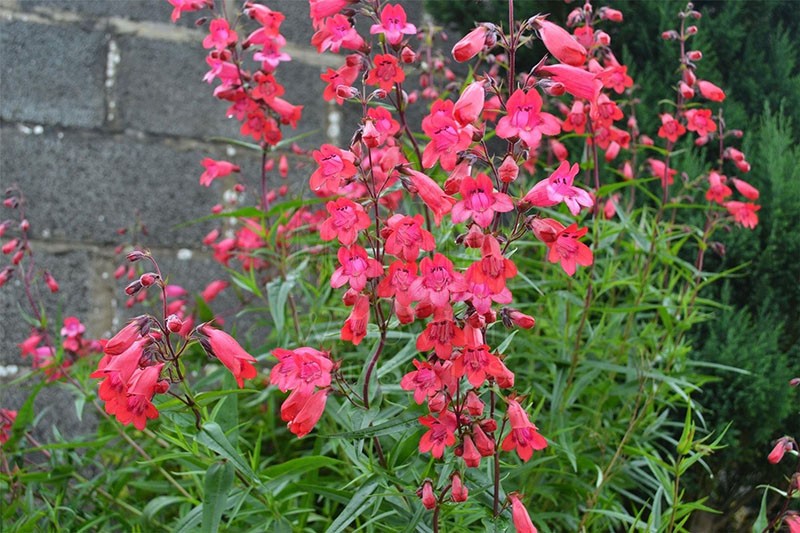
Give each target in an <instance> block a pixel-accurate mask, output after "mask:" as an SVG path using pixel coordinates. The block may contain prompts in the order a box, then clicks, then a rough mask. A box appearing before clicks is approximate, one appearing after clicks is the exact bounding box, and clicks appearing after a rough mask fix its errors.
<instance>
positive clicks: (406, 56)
mask: <svg viewBox="0 0 800 533" xmlns="http://www.w3.org/2000/svg"><path fill="white" fill-rule="evenodd" d="M400 60H401V61H402V62H403V63H405V64H407V65H408V64H410V63H413V62H414V61H416V60H417V54H416V53H415V52H414V50H412V49H411V48H409V47H408V46H404V47H403V49H402V50H401V51H400Z"/></svg>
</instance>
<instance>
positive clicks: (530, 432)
mask: <svg viewBox="0 0 800 533" xmlns="http://www.w3.org/2000/svg"><path fill="white" fill-rule="evenodd" d="M508 419H509V422H510V424H511V432H510V433H509V434H508V435H507V436H506V438H505V439H503V444H502V448H503V451H506V452H507V451H510V450H514V449H516V450H517V454H518V455H519V457H520V459H522V460H523V461H527V460H529V459H530V458H531V456H532V455H533V451H534V450H543V449H545V448H547V440H545V438H544V437H542V436H541V435H540V434H539V430H538V428H537V427H536V426H534V425H533V424H531V422H530V421H529V420H528V415H527V414H526V413H525V411H524V410H523V409H522V406H521V405H520V404H519V402H517V401H516V400H509V401H508Z"/></svg>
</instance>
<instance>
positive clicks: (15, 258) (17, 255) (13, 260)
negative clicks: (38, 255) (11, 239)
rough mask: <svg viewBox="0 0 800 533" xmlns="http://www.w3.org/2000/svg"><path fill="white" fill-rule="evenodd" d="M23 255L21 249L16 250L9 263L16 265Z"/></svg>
mask: <svg viewBox="0 0 800 533" xmlns="http://www.w3.org/2000/svg"><path fill="white" fill-rule="evenodd" d="M23 257H25V252H24V251H22V250H17V253H15V254H14V255H13V256H12V257H11V263H12V264H14V265H18V264H20V263H21V262H22V258H23Z"/></svg>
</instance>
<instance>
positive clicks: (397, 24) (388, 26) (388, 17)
mask: <svg viewBox="0 0 800 533" xmlns="http://www.w3.org/2000/svg"><path fill="white" fill-rule="evenodd" d="M369 33H370V34H372V35H375V34H378V33H382V34H384V35H385V36H386V40H387V41H388V42H389V44H391V45H392V46H396V45H398V44H400V41H402V40H403V35H414V34H416V33H417V27H416V26H414V25H413V24H411V23H409V22H407V19H406V11H405V9H403V6H401V5H400V4H397V5H392V4H386V5H385V6H384V7H383V10H381V23H380V24H373V25H372V26H371V27H370V29H369Z"/></svg>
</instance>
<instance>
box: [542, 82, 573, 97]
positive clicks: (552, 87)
mask: <svg viewBox="0 0 800 533" xmlns="http://www.w3.org/2000/svg"><path fill="white" fill-rule="evenodd" d="M539 85H540V86H541V87H542V89H544V92H546V93H547V94H549V95H550V96H563V94H564V93H565V92H566V91H567V89H566V87H564V84H563V83H561V82H560V81H551V80H541V81H540V82H539Z"/></svg>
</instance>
